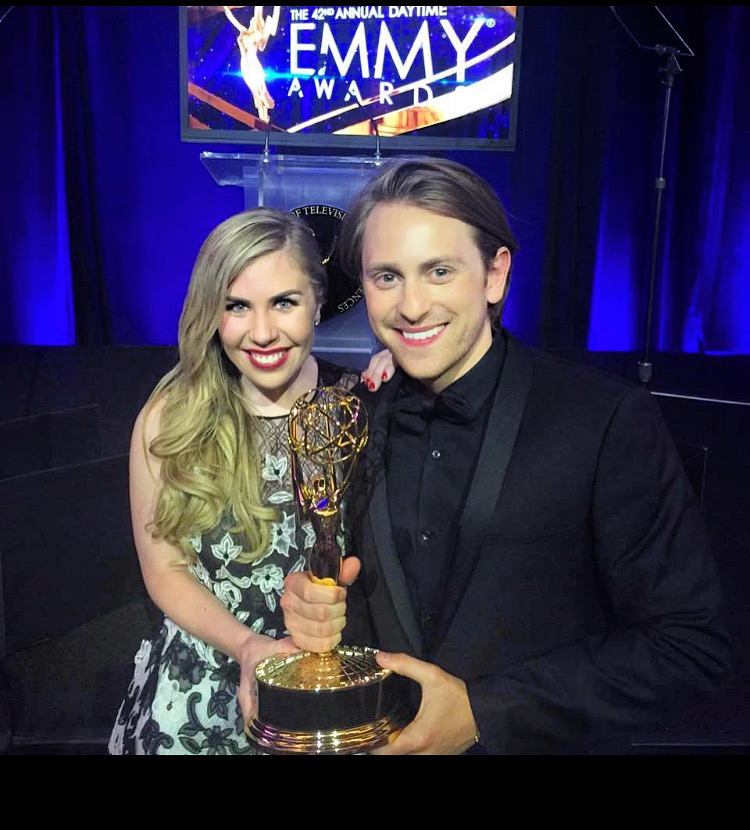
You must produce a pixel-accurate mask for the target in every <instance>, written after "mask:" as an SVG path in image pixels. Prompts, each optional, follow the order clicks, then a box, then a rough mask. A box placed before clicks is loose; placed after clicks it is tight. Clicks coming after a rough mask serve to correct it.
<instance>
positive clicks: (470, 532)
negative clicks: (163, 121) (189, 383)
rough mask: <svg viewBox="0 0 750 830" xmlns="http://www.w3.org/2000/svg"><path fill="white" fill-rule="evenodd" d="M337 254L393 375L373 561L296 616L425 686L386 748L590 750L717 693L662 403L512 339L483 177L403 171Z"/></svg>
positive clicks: (375, 426) (497, 220)
mask: <svg viewBox="0 0 750 830" xmlns="http://www.w3.org/2000/svg"><path fill="white" fill-rule="evenodd" d="M340 245H341V249H340V250H341V254H342V257H343V262H344V264H346V265H348V268H349V270H356V272H357V273H359V275H360V278H361V281H362V286H363V289H364V297H365V301H366V304H367V311H368V316H369V319H370V323H371V325H372V328H373V330H374V332H375V334H376V335H377V337H378V338H379V339H380V340H381V341H382V343H383V344H384V345H385V346H386V347H387V348H388V349H389V350H390V351H391V352H392V354H393V356H394V358H395V361H396V362H397V364H398V367H399V369H398V371H397V372H396V375H395V376H394V378H393V380H392V381H390V382H389V383H387V384H385V385H384V386H383V387H382V388H381V389H379V390H377V391H376V392H368V391H367V390H365V389H362V392H361V395H362V398H363V400H364V402H365V404H366V405H367V408H368V412H369V414H370V441H369V443H368V447H367V450H366V456H365V458H364V459H363V464H362V469H363V470H364V471H365V472H366V474H367V476H366V477H367V484H368V486H369V488H370V489H369V491H368V494H367V505H366V508H363V509H362V511H361V515H360V513H358V512H357V509H356V508H357V505H356V504H353V505H352V510H353V512H354V515H353V521H354V522H355V530H354V532H355V550H356V551H357V553H358V554H359V557H358V558H356V557H350V558H348V559H346V560H345V561H344V562H343V564H342V571H341V582H342V583H343V585H341V586H337V587H326V586H321V585H315V584H313V583H312V582H311V581H310V580H309V579H308V578H307V577H306V576H305V575H304V574H294V575H290V576H289V577H288V578H287V581H286V587H285V593H284V595H283V597H282V600H281V603H282V606H283V608H284V612H285V623H286V625H287V627H288V630H289V632H290V633H291V635H292V637H293V638H294V640H295V642H296V644H297V645H298V646H299V647H300V648H302V649H306V650H312V651H326V650H328V649H330V648H332V647H333V646H334V645H336V644H337V643H338V642H339V641H340V640H341V639H342V636H343V638H344V640H345V641H346V642H364V643H369V644H371V645H374V646H376V647H377V648H379V649H381V650H380V651H379V654H378V662H379V663H380V665H381V666H383V667H384V668H388V669H391V670H393V672H395V673H396V674H398V675H402V676H403V677H405V678H408V679H409V680H410V681H413V683H412V684H411V686H412V689H413V690H414V691H415V692H416V695H415V697H414V701H413V709H414V711H415V712H416V714H415V717H414V718H413V720H411V721H410V722H409V723H408V724H407V725H406V726H405V728H404V729H403V730H402V731H401V732H400V733H399V734H398V735H397V736H396V737H395V739H394V740H393V741H391V742H390V743H389V744H387V745H386V746H383V747H380V748H378V749H376V750H374V751H373V753H372V754H459V753H464V752H467V751H470V752H472V753H487V754H531V753H580V752H597V751H602V748H603V747H607V746H608V742H609V741H611V740H614V739H617V740H620V739H625V740H627V736H628V734H629V733H632V732H634V731H636V730H639V729H642V728H643V727H646V726H649V725H652V724H655V723H657V722H658V718H659V717H660V715H663V714H664V712H665V711H666V707H668V706H669V705H670V704H672V705H674V704H675V702H677V701H679V700H681V699H682V696H683V694H692V693H695V692H699V693H705V692H709V691H711V690H714V689H716V688H718V687H719V686H720V685H722V684H723V683H724V682H725V680H726V678H727V677H728V675H729V673H730V671H731V668H730V665H731V657H730V651H729V645H728V642H727V638H726V635H725V631H724V628H723V626H722V623H721V621H720V602H721V596H720V586H719V582H718V578H717V574H716V570H715V565H714V562H713V560H712V557H711V555H710V553H709V550H708V546H707V541H706V537H705V534H704V529H703V527H702V525H701V518H700V515H699V508H698V505H697V501H696V498H695V496H694V493H693V492H692V490H691V487H690V484H689V482H688V480H687V477H686V475H685V472H684V469H683V467H682V464H681V461H680V458H679V456H678V454H677V452H676V450H675V447H674V444H673V441H672V439H671V437H670V435H669V433H668V431H667V429H666V427H665V424H664V422H663V420H662V418H661V415H660V412H659V409H658V406H657V404H656V403H655V401H654V400H653V398H652V396H651V395H650V394H649V392H648V391H647V390H644V389H642V388H640V387H638V386H636V385H634V384H630V383H628V382H626V381H624V380H621V379H619V378H615V377H610V376H607V375H604V374H602V373H598V372H594V371H592V370H590V369H587V368H584V367H583V366H580V365H577V364H574V363H570V362H566V361H563V360H561V359H559V358H555V357H552V356H550V355H547V354H545V353H543V352H539V351H535V350H532V349H529V348H528V347H526V346H524V345H523V344H522V343H520V342H519V341H518V340H517V339H516V338H515V337H514V336H513V335H512V334H511V333H510V332H508V331H506V330H504V329H503V328H502V326H501V324H500V317H501V312H502V307H503V303H504V301H505V297H506V295H507V292H508V286H509V282H510V273H511V265H512V258H513V255H514V253H515V251H516V248H517V243H516V239H515V237H514V235H513V233H512V231H511V229H510V227H509V225H508V221H507V217H506V213H505V211H504V208H503V206H502V204H501V203H500V201H499V200H498V198H497V196H496V195H495V193H494V192H493V190H492V189H491V188H490V187H489V186H488V184H487V183H486V182H484V181H483V180H482V179H481V178H479V177H477V176H476V175H475V174H474V173H473V172H472V171H471V170H469V169H468V168H466V167H464V166H462V165H459V164H456V163H455V162H452V161H449V160H445V159H429V158H427V159H420V158H411V159H409V158H406V159H397V160H395V161H393V162H391V163H390V164H388V165H386V167H385V168H384V169H383V170H382V171H381V172H380V173H379V174H378V176H377V177H376V178H375V179H374V180H373V181H371V182H370V183H369V185H368V186H367V187H366V188H365V190H364V191H363V193H362V194H361V196H360V197H359V199H358V200H357V202H356V203H355V204H354V205H353V206H352V207H351V209H350V211H349V213H348V214H347V217H346V221H345V223H344V226H343V228H342V236H341V239H340ZM360 567H361V572H360ZM344 585H349V586H350V587H349V588H348V589H347V588H346V587H344ZM345 625H346V628H345ZM342 632H343V634H342Z"/></svg>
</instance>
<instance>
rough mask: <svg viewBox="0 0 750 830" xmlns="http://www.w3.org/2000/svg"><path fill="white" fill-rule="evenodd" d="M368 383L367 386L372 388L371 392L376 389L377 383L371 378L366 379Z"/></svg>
mask: <svg viewBox="0 0 750 830" xmlns="http://www.w3.org/2000/svg"><path fill="white" fill-rule="evenodd" d="M366 383H367V388H368V389H369V390H370V392H372V391H373V389H375V384H374V383H373V382H372V381H371V380H368V381H366Z"/></svg>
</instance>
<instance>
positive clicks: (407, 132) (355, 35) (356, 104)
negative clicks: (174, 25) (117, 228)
mask: <svg viewBox="0 0 750 830" xmlns="http://www.w3.org/2000/svg"><path fill="white" fill-rule="evenodd" d="M522 8H523V7H522V6H180V7H179V21H180V26H179V30H180V96H181V98H180V115H181V138H182V140H183V141H200V142H203V143H211V142H216V143H240V144H266V143H267V142H270V143H273V144H274V145H282V146H287V147H294V148H301V147H317V148H325V149H326V150H332V149H336V148H341V149H346V150H352V149H357V148H359V149H361V150H365V149H368V150H370V151H371V150H372V147H373V146H374V143H375V142H380V141H381V140H382V147H383V149H386V148H387V149H394V150H404V149H409V150H418V151H434V150H440V149H458V150H461V149H467V150H471V149H484V150H512V149H514V145H515V119H516V110H517V104H518V100H517V99H518V74H519V72H518V70H519V59H520V50H521V29H522Z"/></svg>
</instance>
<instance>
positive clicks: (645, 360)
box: [609, 6, 695, 386]
mask: <svg viewBox="0 0 750 830" xmlns="http://www.w3.org/2000/svg"><path fill="white" fill-rule="evenodd" d="M609 8H610V11H611V12H612V14H614V16H615V18H616V19H617V22H618V23H619V24H620V25H621V26H622V27H623V29H625V31H626V32H627V33H628V34H629V35H630V37H631V39H632V40H633V41H634V42H635V44H636V46H638V47H639V48H640V49H648V50H650V51H653V52H656V53H657V54H658V55H660V56H662V57H664V58H665V59H666V62H665V65H664V66H662V67H660V68H659V72H660V74H661V75H662V76H663V77H662V81H661V83H662V85H663V86H664V109H663V116H662V134H661V155H660V159H659V173H658V175H657V177H656V181H655V183H654V184H655V188H656V213H655V215H654V234H653V244H652V247H651V271H650V274H649V288H648V309H647V312H646V330H645V333H644V338H643V355H642V359H641V360H640V361H639V362H638V380H639V381H640V382H641V383H642V384H643V385H644V386H648V384H649V383H651V378H652V377H653V366H652V364H651V360H650V351H651V324H652V319H653V312H654V294H655V292H656V283H657V281H658V280H657V273H658V261H659V233H660V229H661V210H662V203H663V201H664V191H665V190H666V187H667V180H666V178H665V176H664V160H665V158H666V152H667V130H668V127H669V107H670V103H671V100H672V89H673V88H674V79H675V76H676V75H677V74H679V73H680V72H682V67H681V66H680V64H679V63H678V61H677V58H678V56H684V57H694V56H695V53H694V52H693V50H692V49H691V48H690V47H689V46H688V45H687V43H685V41H684V40H683V39H682V37H680V34H679V33H678V32H677V30H676V29H675V28H674V26H672V24H671V23H670V22H669V20H667V18H666V16H665V15H664V13H663V12H662V11H661V9H660V8H659V7H658V6H654V8H655V9H656V11H657V12H659V14H660V15H661V16H662V18H663V19H664V21H665V22H666V23H667V25H668V26H669V28H670V29H671V30H672V31H673V32H674V33H675V34H676V35H677V37H678V38H679V40H680V42H681V43H682V45H683V46H684V47H685V49H687V51H686V52H682V51H680V49H679V48H677V47H673V46H663V45H662V44H656V45H655V46H644V45H643V44H642V43H640V41H639V40H638V39H637V38H636V36H635V35H634V34H633V33H632V32H631V31H630V29H629V28H628V27H627V26H626V25H625V23H624V22H623V21H622V20H621V18H620V17H619V15H618V14H617V11H616V10H615V7H614V6H610V7H609Z"/></svg>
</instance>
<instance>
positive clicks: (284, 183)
mask: <svg viewBox="0 0 750 830" xmlns="http://www.w3.org/2000/svg"><path fill="white" fill-rule="evenodd" d="M200 158H201V161H202V162H203V164H204V165H205V167H206V168H207V170H208V171H209V173H210V174H211V175H212V176H213V178H214V180H215V181H216V182H217V184H220V185H230V186H235V187H241V188H242V189H243V191H244V197H245V198H244V204H245V208H246V209H247V208H251V207H255V206H257V205H264V206H268V207H275V208H278V209H280V210H284V211H287V212H291V211H295V212H300V211H302V210H303V209H306V210H305V212H312V211H316V210H318V209H319V208H321V207H330V208H338V209H339V211H343V212H346V210H347V209H348V207H349V204H350V202H351V200H352V199H353V197H354V196H355V195H356V194H357V193H358V192H359V191H360V190H361V188H362V187H363V186H364V185H365V184H366V183H367V181H369V179H370V178H372V176H373V175H374V174H375V173H376V171H377V169H378V167H379V166H380V165H381V164H382V163H383V162H382V160H381V159H380V157H379V156H378V155H374V156H370V157H367V156H363V157H353V156H339V157H336V156H312V155H310V156H293V155H269V154H268V153H262V154H257V155H253V154H243V153H209V152H203V153H201V155H200ZM313 230H315V228H313ZM317 235H318V234H317V231H316V236H317ZM331 274H332V272H331V271H330V270H329V276H330V275H331ZM329 282H332V280H331V279H329ZM335 289H336V286H334V285H330V286H329V296H330V295H331V294H332V293H333V292H334V291H335ZM338 308H341V309H343V310H341V311H336V313H332V314H329V315H328V316H327V317H326V319H324V320H323V321H322V322H321V324H320V325H319V326H318V328H317V329H316V330H315V346H314V347H313V352H314V353H315V354H317V355H320V356H321V357H323V358H326V359H328V360H331V361H332V362H334V363H341V364H344V365H347V366H351V367H353V368H355V369H362V368H364V367H365V366H367V364H368V363H369V360H370V357H371V356H372V355H373V354H374V353H375V352H377V351H379V350H380V349H381V348H382V345H381V344H380V343H379V341H378V340H377V338H376V337H375V335H374V334H373V332H372V329H371V328H370V323H369V321H368V319H367V311H366V307H365V303H364V301H363V300H361V294H360V293H359V292H355V293H354V294H353V295H352V297H351V298H349V299H348V300H346V301H345V302H342V303H340V304H339V306H338Z"/></svg>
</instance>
